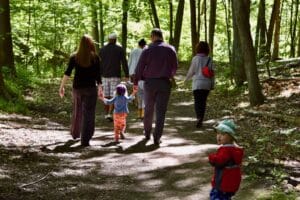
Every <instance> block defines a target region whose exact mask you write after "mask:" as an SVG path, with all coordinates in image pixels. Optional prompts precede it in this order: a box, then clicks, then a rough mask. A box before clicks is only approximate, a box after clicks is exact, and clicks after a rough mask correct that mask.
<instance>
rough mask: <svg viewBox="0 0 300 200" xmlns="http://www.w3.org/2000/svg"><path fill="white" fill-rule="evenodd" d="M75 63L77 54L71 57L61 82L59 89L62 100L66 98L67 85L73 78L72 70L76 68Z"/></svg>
mask: <svg viewBox="0 0 300 200" xmlns="http://www.w3.org/2000/svg"><path fill="white" fill-rule="evenodd" d="M74 61H75V54H73V55H71V57H70V59H69V63H68V67H67V69H66V71H65V73H64V76H63V78H62V80H61V84H60V87H59V96H60V97H61V98H63V97H64V96H65V84H66V82H67V81H68V80H69V78H70V76H71V73H72V70H73V68H74Z"/></svg>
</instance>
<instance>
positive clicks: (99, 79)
mask: <svg viewBox="0 0 300 200" xmlns="http://www.w3.org/2000/svg"><path fill="white" fill-rule="evenodd" d="M96 74H97V75H96V81H97V84H98V85H99V84H102V65H101V62H100V59H99V57H98V56H96Z"/></svg>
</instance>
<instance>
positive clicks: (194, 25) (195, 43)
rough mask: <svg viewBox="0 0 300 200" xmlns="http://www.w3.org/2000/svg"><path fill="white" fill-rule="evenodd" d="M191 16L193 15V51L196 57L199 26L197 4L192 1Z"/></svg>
mask: <svg viewBox="0 0 300 200" xmlns="http://www.w3.org/2000/svg"><path fill="white" fill-rule="evenodd" d="M190 14H191V36H192V37H191V38H192V51H193V55H195V54H196V45H197V43H198V38H197V25H196V2H195V0H190Z"/></svg>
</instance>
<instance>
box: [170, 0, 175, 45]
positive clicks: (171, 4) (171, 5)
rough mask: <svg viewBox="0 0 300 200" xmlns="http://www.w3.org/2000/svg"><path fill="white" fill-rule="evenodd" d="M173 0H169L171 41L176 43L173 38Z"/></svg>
mask: <svg viewBox="0 0 300 200" xmlns="http://www.w3.org/2000/svg"><path fill="white" fill-rule="evenodd" d="M173 24H174V22H173V0H169V33H170V37H169V43H170V44H172V45H174V44H173V43H174V41H173V40H174V38H173Z"/></svg>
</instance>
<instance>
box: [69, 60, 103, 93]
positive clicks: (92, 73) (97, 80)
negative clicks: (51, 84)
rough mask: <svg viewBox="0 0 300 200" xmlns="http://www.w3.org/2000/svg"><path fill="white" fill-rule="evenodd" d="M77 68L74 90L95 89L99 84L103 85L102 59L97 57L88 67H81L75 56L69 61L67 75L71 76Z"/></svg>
mask: <svg viewBox="0 0 300 200" xmlns="http://www.w3.org/2000/svg"><path fill="white" fill-rule="evenodd" d="M74 68H75V76H74V80H73V88H75V89H80V88H90V87H95V86H96V85H98V84H102V81H101V66H100V59H99V57H98V56H97V55H95V59H94V60H93V61H92V63H91V65H90V66H88V67H82V66H80V65H79V64H78V63H77V62H76V59H75V54H74V55H72V56H71V57H70V59H69V63H68V67H67V69H66V71H65V75H67V76H71V74H72V71H73V69H74Z"/></svg>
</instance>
